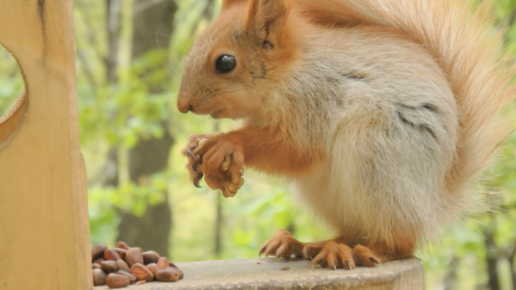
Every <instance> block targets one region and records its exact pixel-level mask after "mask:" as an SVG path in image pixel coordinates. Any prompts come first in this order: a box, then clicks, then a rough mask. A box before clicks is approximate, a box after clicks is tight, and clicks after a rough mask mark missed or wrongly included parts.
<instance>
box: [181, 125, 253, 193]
mask: <svg viewBox="0 0 516 290" xmlns="http://www.w3.org/2000/svg"><path fill="white" fill-rule="evenodd" d="M183 154H185V155H186V156H188V160H189V162H188V165H187V167H188V169H189V171H190V177H191V178H192V181H193V182H194V184H195V185H196V186H198V182H199V180H200V179H201V178H202V177H203V175H205V181H206V184H208V186H209V187H210V188H212V189H220V190H221V191H222V194H223V195H224V196H225V197H232V196H235V194H236V193H237V191H238V189H240V187H242V185H243V184H244V179H243V178H242V175H243V174H244V169H243V165H244V152H243V148H242V146H240V145H239V144H237V143H236V142H234V141H232V140H230V139H228V138H226V137H225V135H222V134H210V135H194V136H192V137H191V139H190V143H189V145H188V146H187V148H186V149H185V150H184V152H183Z"/></svg>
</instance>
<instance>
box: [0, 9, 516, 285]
mask: <svg viewBox="0 0 516 290" xmlns="http://www.w3.org/2000/svg"><path fill="white" fill-rule="evenodd" d="M471 1H473V0H471ZM74 2H75V4H74V5H75V7H74V16H75V33H76V52H77V86H78V98H79V110H80V132H81V144H82V152H83V154H84V157H85V159H86V165H87V172H88V185H89V190H88V198H89V214H90V226H91V242H92V244H95V243H99V242H103V243H106V244H108V245H110V246H113V245H114V244H115V243H116V241H118V240H124V241H126V242H128V243H129V244H130V245H135V246H141V247H143V248H145V249H153V250H157V251H158V252H160V253H162V254H164V255H168V256H169V258H171V259H172V260H173V261H174V262H183V261H200V260H213V259H234V258H247V257H256V256H257V251H258V249H259V247H260V245H261V243H263V242H264V241H265V240H266V239H267V238H268V237H270V236H271V235H272V234H273V233H274V231H275V230H276V229H277V228H287V229H289V230H290V231H292V232H293V233H294V235H295V236H296V237H298V238H299V239H300V240H302V241H314V240H320V239H325V238H328V237H329V236H330V235H331V232H330V231H329V230H328V229H326V228H325V227H324V225H323V224H322V223H320V221H318V220H317V219H316V218H314V217H313V216H311V215H309V214H307V213H305V212H304V211H303V209H302V208H300V207H298V204H297V203H296V201H295V200H294V199H293V198H292V197H291V196H290V195H289V194H288V185H287V184H286V183H285V182H284V181H283V180H280V179H274V178H272V177H268V176H264V175H260V174H258V173H255V172H247V173H246V184H245V186H244V188H243V189H241V190H240V192H239V194H238V195H237V196H236V198H233V199H223V198H222V197H221V195H220V193H218V192H214V191H211V190H209V189H208V188H207V187H206V186H204V187H203V188H202V189H196V188H195V187H193V185H192V184H191V183H190V182H189V179H188V174H187V171H186V169H184V164H185V162H186V159H185V158H183V157H182V156H181V155H180V153H179V152H180V150H181V148H182V147H183V146H184V145H185V144H186V140H187V136H188V135H189V134H195V133H208V132H215V131H228V130H230V129H231V128H234V127H235V126H237V125H238V124H237V123H236V122H234V121H229V120H223V121H216V120H213V119H211V118H209V117H206V116H194V115H192V114H189V115H181V114H179V113H178V112H177V110H176V108H175V103H176V92H177V89H178V81H179V77H180V73H181V67H182V60H183V58H184V57H185V55H186V53H187V52H188V49H189V47H190V46H191V45H192V43H193V41H194V40H195V38H196V36H197V35H198V34H199V33H200V32H201V31H202V30H203V29H204V28H205V27H206V25H207V24H208V23H209V22H210V21H211V20H212V19H213V18H214V17H215V16H216V15H217V13H218V10H219V6H220V3H219V2H220V1H215V0H132V1H131V0H126V1H122V0H75V1H74ZM495 15H496V16H497V19H496V20H497V21H496V26H495V27H493V33H494V32H496V31H498V30H500V28H501V27H504V26H507V27H509V29H508V30H507V31H506V32H504V35H505V44H506V49H507V50H508V51H509V52H510V53H512V54H514V55H515V56H516V28H515V27H516V25H515V24H514V22H515V19H516V0H495ZM0 75H1V77H0V116H2V115H3V114H5V113H6V112H7V111H8V110H9V108H10V107H11V106H12V104H13V103H14V101H15V100H16V98H17V97H18V96H19V94H20V92H21V91H22V88H23V82H22V80H21V76H20V72H19V71H18V68H17V66H16V63H15V61H14V60H13V59H12V58H11V56H10V55H9V53H8V52H7V51H6V50H5V49H3V47H0ZM509 113H510V114H512V115H514V116H516V114H515V113H514V112H509ZM515 122H516V120H515ZM515 138H516V137H515V136H514V135H513V136H511V138H510V139H509V140H508V141H507V144H506V145H507V146H506V147H504V150H503V151H502V158H501V159H500V161H499V162H498V163H497V165H495V166H493V167H492V168H491V169H490V170H489V171H488V172H487V173H486V177H487V178H486V179H485V180H487V181H485V182H483V183H482V184H479V190H482V192H486V193H488V194H490V195H492V197H493V199H495V200H497V201H499V202H500V204H501V206H500V207H499V208H500V209H499V210H498V211H496V212H493V213H486V214H484V215H481V216H478V217H475V218H474V219H469V220H468V221H466V222H463V223H461V224H458V225H457V226H456V227H454V228H453V229H449V230H448V231H447V232H446V233H445V235H444V238H443V240H442V241H441V242H440V243H438V244H436V245H433V246H432V247H428V248H426V249H425V250H423V251H421V252H419V253H418V256H419V257H421V258H422V259H423V260H424V261H425V269H426V273H427V284H428V289H447V290H448V289H450V290H451V289H493V290H495V289H516V168H515V165H516V164H515V163H516V158H514V157H515V153H516V152H515V150H516V139H515Z"/></svg>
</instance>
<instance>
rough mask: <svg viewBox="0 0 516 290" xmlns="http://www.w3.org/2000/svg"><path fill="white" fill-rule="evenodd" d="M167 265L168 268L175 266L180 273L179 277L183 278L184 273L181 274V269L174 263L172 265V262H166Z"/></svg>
mask: <svg viewBox="0 0 516 290" xmlns="http://www.w3.org/2000/svg"><path fill="white" fill-rule="evenodd" d="M168 266H169V267H170V268H176V269H177V270H178V271H179V272H180V273H181V275H180V276H179V279H183V277H184V276H185V274H183V271H181V269H179V268H178V267H177V266H176V265H174V263H168Z"/></svg>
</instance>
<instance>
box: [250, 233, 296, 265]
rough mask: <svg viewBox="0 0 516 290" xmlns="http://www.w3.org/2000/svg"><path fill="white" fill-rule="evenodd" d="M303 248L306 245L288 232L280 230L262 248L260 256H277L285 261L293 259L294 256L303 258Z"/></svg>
mask: <svg viewBox="0 0 516 290" xmlns="http://www.w3.org/2000/svg"><path fill="white" fill-rule="evenodd" d="M303 246H304V244H303V243H301V242H299V241H298V240H296V239H295V238H294V237H293V236H292V234H291V233H289V232H288V231H286V230H278V231H277V232H276V234H274V236H272V238H270V239H269V240H267V241H266V242H265V243H264V244H263V246H262V247H261V248H260V256H261V255H265V257H268V256H275V257H276V258H283V259H285V260H289V259H290V258H292V255H294V256H296V257H299V258H301V257H303Z"/></svg>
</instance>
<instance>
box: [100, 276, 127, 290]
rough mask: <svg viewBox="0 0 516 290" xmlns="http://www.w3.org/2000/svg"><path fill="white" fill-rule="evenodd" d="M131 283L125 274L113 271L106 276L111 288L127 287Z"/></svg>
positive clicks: (107, 283)
mask: <svg viewBox="0 0 516 290" xmlns="http://www.w3.org/2000/svg"><path fill="white" fill-rule="evenodd" d="M129 283H130V280H129V278H128V277H126V276H124V275H120V274H114V273H111V274H109V275H107V277H106V285H107V286H108V287H109V288H111V289H114V288H123V287H127V286H128V285H129Z"/></svg>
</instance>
